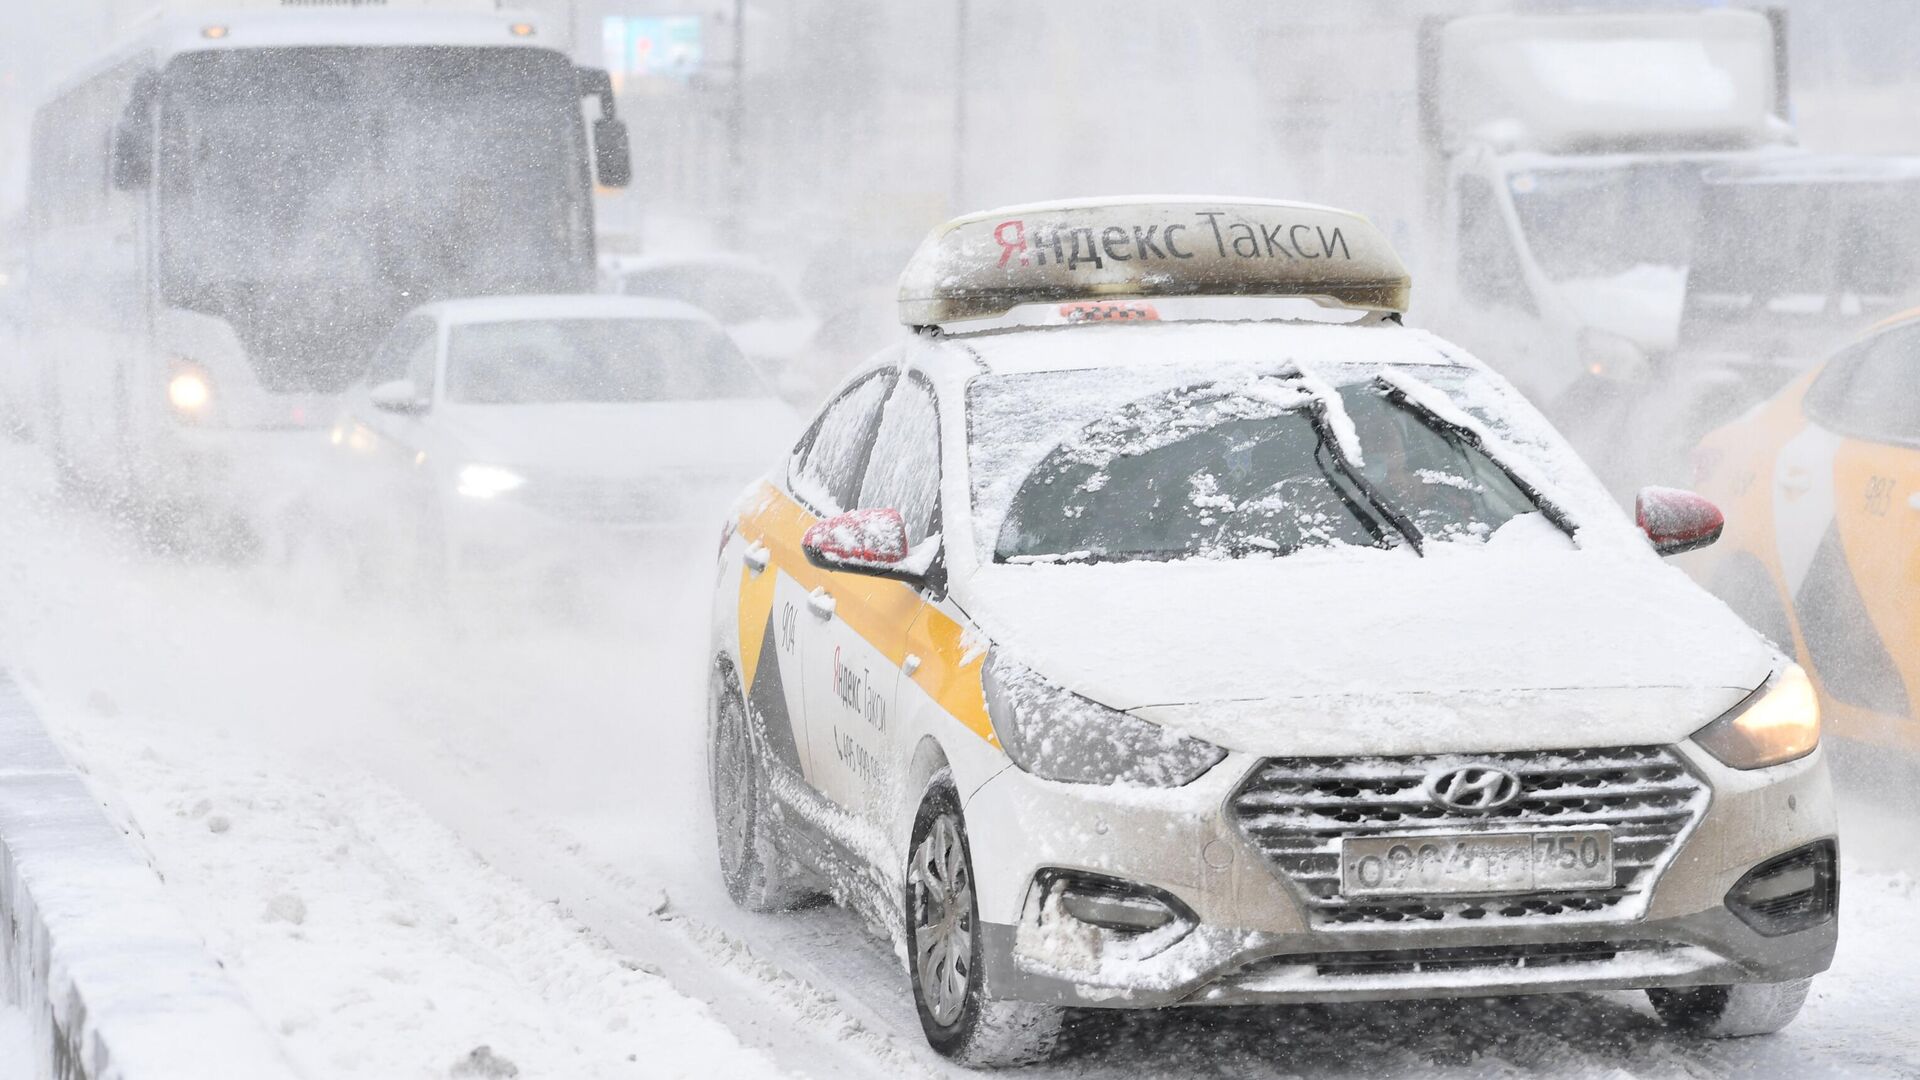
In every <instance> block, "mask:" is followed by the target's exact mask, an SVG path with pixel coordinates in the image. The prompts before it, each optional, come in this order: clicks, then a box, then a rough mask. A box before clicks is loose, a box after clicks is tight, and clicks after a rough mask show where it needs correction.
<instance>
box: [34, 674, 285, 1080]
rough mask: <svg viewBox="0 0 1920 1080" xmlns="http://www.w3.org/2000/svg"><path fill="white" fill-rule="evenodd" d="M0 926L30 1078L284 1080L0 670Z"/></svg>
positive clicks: (233, 999) (280, 1063) (154, 878)
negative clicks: (30, 1051) (27, 1032)
mask: <svg viewBox="0 0 1920 1080" xmlns="http://www.w3.org/2000/svg"><path fill="white" fill-rule="evenodd" d="M0 918H4V920H5V924H4V925H3V926H0V985H3V986H4V990H5V995H6V1001H7V1002H8V1003H10V1004H11V1005H13V1006H14V1007H15V1008H18V1009H20V1010H22V1011H23V1012H25V1013H26V1014H27V1016H28V1018H29V1020H30V1022H31V1023H32V1027H33V1047H34V1060H33V1075H34V1076H36V1077H51V1078H56V1080H294V1078H295V1077H296V1076H297V1075H298V1074H297V1073H296V1072H295V1071H294V1070H293V1068H292V1066H291V1065H290V1064H289V1063H288V1062H287V1059H286V1057H285V1055H284V1054H283V1053H282V1052H281V1050H280V1047H279V1044H278V1043H277V1042H276V1041H275V1040H274V1039H273V1037H272V1036H271V1035H270V1034H269V1033H268V1031H267V1029H266V1026H265V1025H264V1024H263V1023H262V1022H261V1020H260V1018H259V1017H258V1016H257V1015H256V1014H255V1013H254V1012H253V1010H252V1009H251V1008H249V1007H248V1005H247V1003H246V1001H245V999H243V998H242V997H241V996H240V992H239V989H238V988H237V987H235V986H234V984H233V982H232V980H231V979H229V978H228V977H227V974H226V972H225V971H223V970H221V968H220V965H219V964H218V963H217V962H216V961H215V960H214V959H213V957H212V956H211V955H210V954H209V953H208V952H207V950H206V945H205V943H204V942H202V941H201V939H200V938H199V936H198V935H196V934H195V933H194V932H193V931H192V929H191V928H190V927H189V926H188V925H187V923H186V920H185V919H184V918H183V917H182V916H181V914H180V911H179V910H178V909H177V908H176V907H174V905H173V903H172V901H171V899H170V898H169V897H168V896H167V895H166V892H165V888H164V886H163V885H162V884H161V881H160V878H159V876H158V875H157V874H156V873H154V871H153V869H152V868H151V867H149V866H148V865H147V864H146V863H145V862H144V861H143V860H142V859H141V858H140V857H139V855H138V854H137V853H136V852H135V851H134V849H133V848H132V847H131V846H130V845H129V844H128V843H127V841H126V838H125V837H123V836H122V835H121V833H120V830H119V829H118V828H116V827H115V826H114V825H113V823H112V822H110V821H109V820H108V819H107V817H106V815H105V814H104V813H103V812H102V811H101V809H100V805H99V803H98V802H97V801H96V800H95V798H94V796H93V793H92V792H91V791H89V790H88V789H87V786H86V783H85V782H84V781H83V780H82V779H81V778H80V774H79V773H78V772H76V771H75V770H74V768H73V766H72V764H71V763H69V762H68V761H67V759H66V757H65V756H64V755H62V754H61V752H60V749H59V747H57V746H55V745H54V743H53V740H52V739H51V738H50V737H49V736H48V734H47V731H46V728H45V726H44V725H43V724H42V723H41V721H40V717H39V714H38V713H37V712H36V711H35V710H34V708H33V706H32V705H31V704H30V703H29V702H28V701H27V700H26V698H25V697H24V696H23V695H22V694H21V693H20V689H19V687H18V686H16V685H15V684H14V682H13V679H12V677H11V676H10V675H9V674H8V673H7V671H6V670H5V669H4V668H0ZM14 1064H15V1063H11V1062H7V1063H0V1073H4V1074H5V1075H6V1076H9V1077H11V1076H15V1075H19V1074H18V1073H17V1072H15V1071H14V1068H13V1066H14Z"/></svg>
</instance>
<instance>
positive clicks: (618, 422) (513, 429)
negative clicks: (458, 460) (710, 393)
mask: <svg viewBox="0 0 1920 1080" xmlns="http://www.w3.org/2000/svg"><path fill="white" fill-rule="evenodd" d="M436 421H437V422H439V423H440V424H441V425H442V432H443V434H445V435H446V436H448V437H449V439H451V440H452V441H453V442H454V443H455V444H456V445H458V446H459V447H460V448H461V450H462V452H463V453H465V454H466V455H467V456H468V457H470V458H472V459H473V460H474V461H479V462H485V463H486V464H489V465H504V466H506V467H508V468H512V469H517V470H522V471H525V472H530V473H539V474H564V475H575V476H600V477H645V476H653V475H658V474H660V473H663V472H668V473H678V474H684V475H686V476H688V477H690V478H697V477H711V478H716V479H727V480H734V479H745V478H747V477H751V476H753V475H755V474H757V473H760V472H762V471H764V470H765V469H766V465H767V462H768V461H769V460H771V459H773V458H775V457H777V456H778V455H779V454H780V453H781V452H782V451H784V450H785V449H786V447H787V446H788V445H789V444H790V443H791V442H792V440H793V436H794V434H795V433H796V432H797V430H798V427H799V420H798V418H797V417H796V416H795V414H794V412H793V410H792V408H790V407H789V406H788V405H786V404H785V403H784V402H781V401H777V400H772V399H767V400H731V401H668V402H634V403H624V404H561V405H449V406H446V407H445V409H444V410H443V412H442V414H441V415H440V416H438V417H436Z"/></svg>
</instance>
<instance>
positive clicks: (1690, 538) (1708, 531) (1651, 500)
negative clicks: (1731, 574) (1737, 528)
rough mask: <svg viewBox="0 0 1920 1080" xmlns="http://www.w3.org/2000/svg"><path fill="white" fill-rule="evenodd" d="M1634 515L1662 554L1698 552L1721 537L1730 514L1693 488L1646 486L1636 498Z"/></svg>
mask: <svg viewBox="0 0 1920 1080" xmlns="http://www.w3.org/2000/svg"><path fill="white" fill-rule="evenodd" d="M1633 517H1634V521H1635V523H1636V524H1638V525H1639V526H1640V531H1641V532H1643V533H1646V534H1647V540H1648V541H1649V542H1651V543H1652V544H1653V550H1654V551H1656V552H1658V553H1659V554H1661V555H1678V554H1680V553H1681V552H1683V551H1694V550H1696V549H1699V548H1703V547H1706V546H1707V545H1708V544H1711V543H1713V542H1714V541H1715V540H1718V539H1720V531H1721V530H1722V529H1724V528H1726V526H1727V516H1726V515H1725V514H1722V513H1721V512H1720V508H1719V507H1717V506H1715V505H1713V503H1711V502H1708V501H1707V500H1706V499H1705V498H1703V497H1701V496H1699V495H1695V494H1694V493H1693V492H1691V491H1681V490H1680V489H1678V488H1666V487H1644V488H1641V489H1640V494H1639V495H1638V496H1637V497H1635V499H1634V500H1633Z"/></svg>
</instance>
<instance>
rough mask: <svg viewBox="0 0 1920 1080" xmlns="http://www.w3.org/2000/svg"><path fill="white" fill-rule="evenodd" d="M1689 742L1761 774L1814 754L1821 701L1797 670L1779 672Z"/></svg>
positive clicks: (1793, 666)
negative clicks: (1764, 770)
mask: <svg viewBox="0 0 1920 1080" xmlns="http://www.w3.org/2000/svg"><path fill="white" fill-rule="evenodd" d="M1693 741H1694V742H1697V743H1699V744H1700V745H1701V746H1704V747H1706V748H1707V752H1708V753H1710V754H1712V755H1713V756H1714V757H1717V758H1719V759H1720V760H1721V761H1722V762H1724V763H1726V764H1727V765H1730V766H1732V767H1733V768H1736V769H1764V768H1766V767H1767V766H1769V765H1779V764H1781V763H1782V762H1787V761H1792V760H1793V759H1795V758H1800V757H1805V756H1807V755H1808V754H1811V753H1813V748H1814V747H1815V746H1818V745H1819V744H1820V701H1819V699H1818V698H1816V697H1815V696H1814V693H1813V684H1812V683H1810V682H1808V681H1807V673H1806V672H1804V671H1802V670H1800V665H1798V664H1789V665H1787V666H1786V667H1785V668H1782V669H1781V670H1780V671H1779V672H1778V673H1776V674H1775V675H1774V677H1773V678H1771V679H1769V680H1767V683H1766V685H1764V686H1762V687H1761V688H1760V689H1758V690H1755V691H1754V692H1753V693H1752V694H1750V695H1748V697H1747V699H1746V700H1745V701H1742V702H1741V703H1740V704H1738V705H1735V706H1734V707H1733V708H1732V709H1730V710H1729V711H1728V712H1727V715H1725V716H1722V717H1721V718H1720V719H1718V720H1715V721H1714V722H1713V723H1711V724H1708V725H1707V726H1706V727H1703V728H1701V729H1700V730H1699V731H1696V732H1694V734H1693Z"/></svg>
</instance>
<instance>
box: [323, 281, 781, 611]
mask: <svg viewBox="0 0 1920 1080" xmlns="http://www.w3.org/2000/svg"><path fill="white" fill-rule="evenodd" d="M797 426H798V423H797V419H796V418H795V417H794V415H793V412H792V410H791V408H790V407H788V406H787V405H785V404H784V403H782V402H781V401H779V400H778V399H777V398H775V397H774V395H773V392H772V391H771V390H769V389H767V388H766V385H765V383H764V382H763V381H762V380H761V379H760V377H759V376H758V374H757V373H756V372H755V371H754V369H753V367H752V365H751V364H749V363H748V362H747V360H746V358H745V357H743V356H742V355H741V354H740V351H739V350H738V349H737V348H736V347H735V346H734V345H733V344H732V342H731V341H730V340H729V339H728V338H727V336H726V334H725V333H724V331H723V330H722V329H721V327H720V325H719V324H718V323H716V322H715V321H714V320H713V319H712V318H711V317H709V316H707V315H706V314H704V313H702V312H701V311H699V310H697V309H695V308H693V307H691V306H689V305H686V304H680V303H674V302H671V301H664V300H636V299H626V298H621V297H599V296H514V297H482V298H474V299H465V300H451V301H446V302H443V303H437V304H431V305H428V306H425V307H422V308H420V309H418V310H416V311H414V312H412V313H410V314H409V315H407V316H406V317H405V318H404V319H402V320H401V321H400V322H399V324H398V325H396V326H395V327H394V329H393V330H392V331H391V332H390V333H389V334H388V335H387V337H386V339H385V340H384V341H383V342H382V343H381V344H380V346H379V347H378V348H377V349H376V351H375V354H374V357H373V359H372V362H371V365H370V367H369V370H368V373H367V375H366V377H365V378H364V379H362V380H361V382H360V383H359V384H357V385H356V386H354V387H353V388H351V389H350V390H349V391H348V392H347V394H346V395H345V398H344V408H343V410H342V413H341V415H340V417H339V418H338V420H337V421H336V422H335V423H334V425H333V427H332V430H331V431H330V433H329V437H330V440H331V442H332V445H333V448H334V451H335V452H334V465H335V466H336V467H335V468H334V469H333V470H331V474H330V476H329V477H328V480H329V482H328V483H326V484H325V485H324V486H323V487H322V488H321V490H320V491H319V492H317V493H316V495H315V498H317V499H320V500H321V501H323V502H324V503H325V505H324V506H323V507H321V508H320V509H319V510H318V511H316V513H317V516H319V517H320V518H322V519H323V520H325V521H329V522H343V523H347V525H348V527H347V529H346V537H345V539H346V541H347V542H348V545H349V546H350V547H351V548H352V549H353V550H352V551H350V552H349V554H351V555H353V556H354V558H355V560H356V562H366V561H369V560H373V561H377V560H380V559H381V558H382V557H383V556H391V557H393V558H389V559H388V561H390V562H398V563H399V564H400V566H401V567H402V571H403V572H410V571H412V570H414V569H415V568H416V567H417V564H418V562H419V561H420V559H421V558H422V557H424V559H425V562H426V567H425V568H426V570H427V571H429V573H428V575H426V576H427V577H428V578H429V580H437V581H440V582H442V583H444V582H450V581H459V580H461V579H476V578H477V579H498V578H500V577H501V576H502V575H506V574H514V575H523V574H526V573H528V572H529V571H533V572H537V571H540V570H542V569H550V567H543V566H542V565H541V564H542V563H543V562H547V561H552V560H553V558H554V557H558V562H559V563H560V564H561V565H566V564H567V563H568V561H569V558H570V557H571V556H573V555H576V554H578V553H580V552H581V551H582V549H583V548H587V547H591V541H592V539H594V538H595V537H596V536H597V537H598V538H600V539H604V540H612V541H613V546H614V547H618V546H620V538H621V537H623V536H627V535H631V534H646V535H659V534H661V533H662V532H664V531H669V530H673V529H676V528H678V529H684V528H686V527H687V526H688V525H689V524H691V523H692V522H694V521H697V520H708V521H710V520H711V515H712V514H713V513H714V512H716V511H717V510H718V509H720V508H721V507H724V505H725V498H726V496H725V495H724V493H725V492H728V491H731V490H732V489H733V488H734V487H735V486H736V485H738V484H739V483H740V482H741V481H742V480H743V479H745V478H747V477H750V476H752V475H754V473H755V472H757V471H758V470H759V468H760V467H762V466H760V465H758V464H751V463H752V462H754V459H755V458H756V456H757V457H759V458H760V460H761V461H764V458H765V455H766V454H768V453H770V452H777V451H776V448H777V447H778V446H780V445H781V444H782V443H784V442H785V441H786V439H788V438H789V437H790V436H791V434H792V432H793V430H794V429H795V428H796V427H797ZM713 492H720V493H723V494H721V495H720V496H719V498H718V499H717V500H716V499H715V498H714V497H713V495H712V494H710V493H713ZM716 504H717V505H716Z"/></svg>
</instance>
